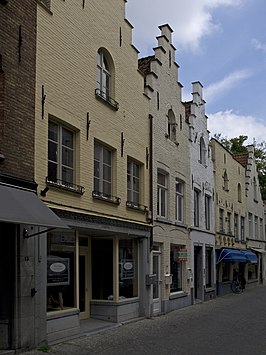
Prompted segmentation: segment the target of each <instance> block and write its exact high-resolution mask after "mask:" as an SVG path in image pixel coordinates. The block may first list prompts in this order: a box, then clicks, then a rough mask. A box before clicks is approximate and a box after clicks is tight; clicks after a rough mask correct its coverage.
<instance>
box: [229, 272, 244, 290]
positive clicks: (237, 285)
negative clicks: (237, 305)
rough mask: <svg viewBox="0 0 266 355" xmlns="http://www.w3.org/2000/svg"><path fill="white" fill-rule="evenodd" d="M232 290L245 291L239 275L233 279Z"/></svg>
mask: <svg viewBox="0 0 266 355" xmlns="http://www.w3.org/2000/svg"><path fill="white" fill-rule="evenodd" d="M231 290H232V291H233V292H234V293H241V292H243V286H242V283H241V281H240V280H239V277H238V276H236V278H235V279H234V280H233V281H232V283H231Z"/></svg>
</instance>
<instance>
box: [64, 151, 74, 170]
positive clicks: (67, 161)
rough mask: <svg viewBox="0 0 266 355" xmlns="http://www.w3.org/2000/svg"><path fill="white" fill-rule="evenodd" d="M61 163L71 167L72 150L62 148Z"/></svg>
mask: <svg viewBox="0 0 266 355" xmlns="http://www.w3.org/2000/svg"><path fill="white" fill-rule="evenodd" d="M62 164H63V165H67V166H69V167H71V168H73V150H71V149H68V148H62Z"/></svg>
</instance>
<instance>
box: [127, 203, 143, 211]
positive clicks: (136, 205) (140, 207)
mask: <svg viewBox="0 0 266 355" xmlns="http://www.w3.org/2000/svg"><path fill="white" fill-rule="evenodd" d="M126 206H127V207H129V208H133V209H134V210H138V211H142V212H148V207H147V206H144V205H141V204H140V203H137V202H133V201H127V202H126Z"/></svg>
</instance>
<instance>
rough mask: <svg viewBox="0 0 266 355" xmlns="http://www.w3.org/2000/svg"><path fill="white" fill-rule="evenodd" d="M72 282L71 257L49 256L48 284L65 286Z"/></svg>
mask: <svg viewBox="0 0 266 355" xmlns="http://www.w3.org/2000/svg"><path fill="white" fill-rule="evenodd" d="M69 284H70V274H69V258H60V257H57V256H48V257H47V285H48V286H64V285H69Z"/></svg>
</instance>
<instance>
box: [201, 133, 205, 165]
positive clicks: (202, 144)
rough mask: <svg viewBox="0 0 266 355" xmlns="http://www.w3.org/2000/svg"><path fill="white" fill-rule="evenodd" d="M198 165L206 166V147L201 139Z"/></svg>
mask: <svg viewBox="0 0 266 355" xmlns="http://www.w3.org/2000/svg"><path fill="white" fill-rule="evenodd" d="M200 163H201V164H203V165H205V164H206V145H205V142H204V139H203V137H201V138H200Z"/></svg>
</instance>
